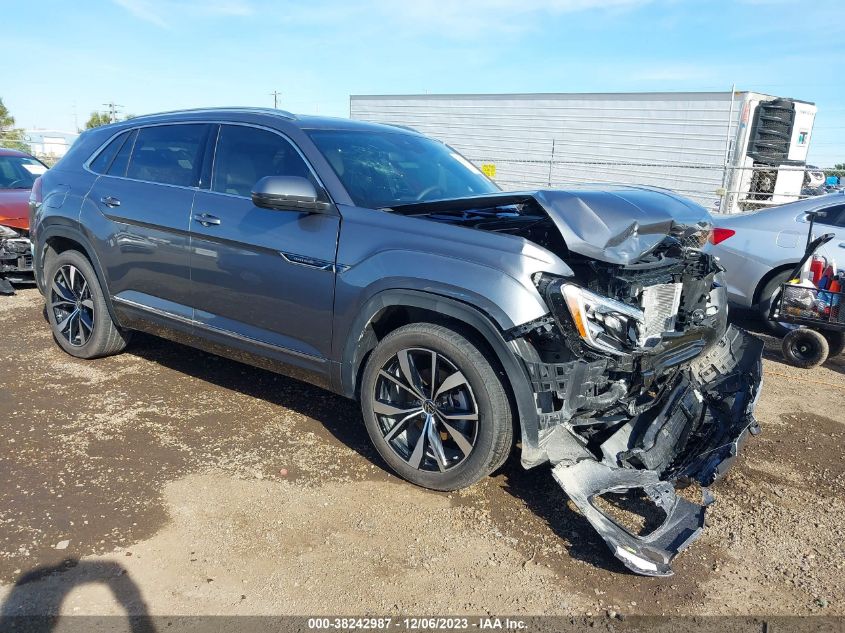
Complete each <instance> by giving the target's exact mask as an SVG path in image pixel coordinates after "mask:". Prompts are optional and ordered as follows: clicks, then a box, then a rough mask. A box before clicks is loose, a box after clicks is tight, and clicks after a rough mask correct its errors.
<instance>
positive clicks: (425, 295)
mask: <svg viewBox="0 0 845 633" xmlns="http://www.w3.org/2000/svg"><path fill="white" fill-rule="evenodd" d="M392 306H402V307H413V308H422V309H425V310H429V311H432V312H436V313H438V314H442V315H444V316H446V317H450V318H452V319H455V320H457V321H460V322H462V323H464V324H466V325H467V326H469V327H471V328H472V329H473V330H475V331H476V332H478V333H479V334H480V335H481V336H482V337H483V338H484V340H485V341H486V343H487V344H488V345H489V346H490V348H491V349H492V350H493V353H494V354H495V355H496V358H497V359H498V361H499V363H500V365H501V367H502V369H503V370H504V372H505V375H506V377H507V379H508V382H509V383H510V388H511V391H512V394H513V399H514V403H515V405H516V408H517V410H516V411H515V412H514V413H515V414H516V415H517V417H518V418H519V423H520V426H521V430H522V433H523V437H525V438H526V439H528V440H529V442H531V441H532V440H533V442H532V443H533V444H536V442H537V435H538V430H539V418H538V415H537V407H536V404H535V401H534V392H533V390H532V387H531V380H530V378H529V376H528V371H527V369H526V368H525V365H524V364H523V362H522V361H521V360H520V358H519V355H518V354H517V353H516V350H515V349H513V348H512V347H511V346H510V345H509V344H508V343H507V342H506V341H505V339H504V338H503V336H502V333H501V332H500V331H499V329H498V327H497V326H496V325H495V324H494V323H493V321H492V320H491V319H490V318H489V317H487V316H486V315H485V314H484V313H483V312H481V311H480V310H478V309H477V308H474V307H473V306H470V305H468V304H466V303H463V302H461V301H458V300H456V299H452V298H450V297H444V296H442V295H438V294H433V293H429V292H422V291H419V290H404V289H396V290H384V291H382V292H379V293H378V294H376V295H374V296H373V297H371V298H370V299H369V300H368V301H367V302H366V303H365V304H364V305H363V307H362V308H361V309H360V310H359V312H358V315H357V316H356V317H355V319H354V320H353V321H352V325H351V326H350V327H349V329H348V331H347V332H348V335H347V336H346V338H345V343H344V347H343V350H342V356H341V362H340V371H339V374H340V375H339V376H338V379H339V385H338V387H339V392H340V393H342V394H343V395H345V396H347V397H349V398H355V397H356V395H357V393H356V392H357V384H356V382H357V378H358V374H359V368H360V365H361V362H362V361H363V358H364V356H365V355H366V354H367V352H369V351H370V350H371V349H372V348H373V347H375V344H376V341H375V335H374V333H373V332H372V328H370V327H369V325H370V323H371V322H372V321H373V319H375V318H376V317H377V316H378V315H379V314H380V313H381V312H382V311H383V310H384V309H385V308H388V307H392Z"/></svg>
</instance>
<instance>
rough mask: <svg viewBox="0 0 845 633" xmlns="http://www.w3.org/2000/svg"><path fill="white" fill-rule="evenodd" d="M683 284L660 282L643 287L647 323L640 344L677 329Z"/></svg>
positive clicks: (641, 334) (641, 333)
mask: <svg viewBox="0 0 845 633" xmlns="http://www.w3.org/2000/svg"><path fill="white" fill-rule="evenodd" d="M682 289H683V284H680V283H678V284H659V285H656V286H648V287H646V288H643V296H642V308H643V313H644V314H645V325H644V327H643V329H642V332H640V345H645V344H647V343H648V342H649V340H650V339H657V338H660V336H661V335H662V334H663V333H664V332H668V331H672V330H674V329H675V319H676V318H677V316H678V306H680V304H681V290H682Z"/></svg>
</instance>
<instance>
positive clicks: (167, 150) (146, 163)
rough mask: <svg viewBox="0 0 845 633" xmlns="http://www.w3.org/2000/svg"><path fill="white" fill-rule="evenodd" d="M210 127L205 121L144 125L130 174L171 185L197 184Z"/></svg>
mask: <svg viewBox="0 0 845 633" xmlns="http://www.w3.org/2000/svg"><path fill="white" fill-rule="evenodd" d="M207 130H208V126H207V125H204V124H187V125H161V126H155V127H145V128H141V129H140V130H138V139H137V140H136V141H135V148H134V150H133V151H132V159H131V160H130V161H129V170H128V171H127V173H126V175H127V177H129V178H134V179H136V180H146V181H149V182H160V183H163V184H167V185H181V186H183V187H193V186H195V185H196V184H197V181H198V180H199V170H200V164H201V163H202V149H203V148H204V146H205V143H204V141H205V136H206V132H207Z"/></svg>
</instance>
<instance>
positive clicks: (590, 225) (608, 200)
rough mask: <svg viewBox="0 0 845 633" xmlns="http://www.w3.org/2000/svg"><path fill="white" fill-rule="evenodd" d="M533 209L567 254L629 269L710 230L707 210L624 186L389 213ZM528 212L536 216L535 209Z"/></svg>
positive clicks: (422, 205)
mask: <svg viewBox="0 0 845 633" xmlns="http://www.w3.org/2000/svg"><path fill="white" fill-rule="evenodd" d="M535 205H536V206H538V207H539V208H540V209H542V211H544V212H545V213H546V214H547V215H548V216H549V218H550V219H551V220H552V222H554V225H555V226H556V227H557V229H558V231H559V232H560V234H561V236H562V237H563V239H564V241H565V243H566V246H567V248H568V249H569V250H571V251H573V252H575V253H578V254H579V255H583V256H585V257H590V258H593V259H597V260H600V261H605V262H608V263H611V264H621V265H627V264H630V263H633V262H635V261H637V260H638V259H640V258H641V257H643V256H645V255H647V254H648V253H649V252H651V251H652V250H653V249H654V248H655V247H656V246H657V245H658V244H660V243H661V242H662V241H663V240H664V239H665V238H666V236H669V235H671V236H674V237H677V238H678V239H681V240H685V239H687V238H693V237H694V236H698V237H697V238H696V239H700V238H701V236H703V235H706V233H707V232H708V231H709V230H710V228H711V226H712V220H711V217H710V214H709V213H708V212H707V210H706V209H705V208H704V207H702V206H700V205H698V204H696V203H694V202H692V201H691V200H687V199H686V198H683V197H681V196H678V195H676V194H674V193H671V192H670V191H667V190H663V189H651V188H647V187H636V186H627V185H611V186H602V188H601V189H598V188H595V189H587V188H585V189H572V190H560V189H548V190H538V191H527V192H503V193H500V194H493V195H485V196H473V197H467V198H455V199H451V200H435V201H432V202H419V203H413V204H406V205H398V206H394V207H393V208H392V209H391V211H394V212H397V213H401V214H403V215H427V214H432V213H455V212H461V211H467V212H469V211H472V210H480V209H490V208H502V207H512V206H516V207H517V208H519V209H520V211H519V212H520V213H522V209H529V208H530V207H534V206H535ZM527 212H529V213H530V212H533V213H534V214H536V210H535V209H534V210H529V211H527ZM699 245H701V244H699Z"/></svg>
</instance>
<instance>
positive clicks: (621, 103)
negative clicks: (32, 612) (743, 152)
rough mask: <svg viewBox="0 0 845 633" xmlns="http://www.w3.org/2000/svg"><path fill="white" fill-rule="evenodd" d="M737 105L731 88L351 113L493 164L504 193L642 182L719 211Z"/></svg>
mask: <svg viewBox="0 0 845 633" xmlns="http://www.w3.org/2000/svg"><path fill="white" fill-rule="evenodd" d="M738 103H739V96H737V97H736V100H735V101H734V108H733V117H732V120H730V121H729V118H731V117H730V113H731V93H730V92H724V93H653V94H648V93H643V94H583V95H582V94H536V95H531V94H527V95H404V96H403V95H395V96H359V95H353V96H352V97H350V117H351V118H353V119H361V120H366V121H374V122H378V123H392V124H398V125H406V126H409V127H412V128H414V129H416V130H418V131H420V132H422V133H423V134H427V135H429V136H432V137H434V138H437V139H440V140H442V141H444V142H446V143H448V144H449V145H451V146H453V147H455V148H456V149H457V150H458V151H460V152H461V153H463V154H464V155H466V156H467V157H468V158H470V159H471V160H473V162H475V163H476V164H482V163H492V164H494V165H495V166H496V181H497V182H498V183H499V185H500V186H502V187H503V188H504V189H521V188H526V187H547V186H549V185H551V186H552V187H565V186H567V185H571V184H577V183H585V182H601V183H613V182H616V183H635V184H646V185H653V186H658V187H667V188H669V189H674V190H676V191H678V192H679V193H682V194H685V195H687V196H689V197H691V198H693V199H695V200H697V201H698V202H700V203H702V204H704V205H706V206H708V207H713V205H714V203H715V202H716V200H717V199H718V195H717V194H716V190H717V189H718V188H719V187H720V186H721V184H722V174H723V164H724V160H725V143H726V139H727V138H728V137H730V138H731V139H733V138H734V136H735V131H736V127H735V126H736V122H737V119H738V111H739V109H740V108H739V107H738ZM729 126H730V135H728V127H729Z"/></svg>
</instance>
